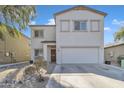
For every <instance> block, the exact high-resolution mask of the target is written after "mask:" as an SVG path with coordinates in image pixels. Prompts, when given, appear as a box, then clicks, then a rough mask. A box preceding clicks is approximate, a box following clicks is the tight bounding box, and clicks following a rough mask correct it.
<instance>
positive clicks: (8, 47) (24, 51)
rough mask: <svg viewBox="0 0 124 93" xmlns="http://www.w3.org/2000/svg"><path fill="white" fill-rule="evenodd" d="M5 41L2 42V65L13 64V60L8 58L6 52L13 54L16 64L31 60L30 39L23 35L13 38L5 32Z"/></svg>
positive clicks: (0, 48)
mask: <svg viewBox="0 0 124 93" xmlns="http://www.w3.org/2000/svg"><path fill="white" fill-rule="evenodd" d="M3 34H4V37H5V40H3V41H2V40H0V64H3V63H11V58H10V57H6V56H5V55H4V54H5V52H13V54H14V55H13V57H14V59H15V60H16V62H22V61H27V60H30V50H31V48H30V44H29V41H30V40H29V39H28V38H27V37H25V36H23V35H19V36H15V37H12V36H10V35H9V34H8V32H4V33H3Z"/></svg>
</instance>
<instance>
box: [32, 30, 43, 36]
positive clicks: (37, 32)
mask: <svg viewBox="0 0 124 93" xmlns="http://www.w3.org/2000/svg"><path fill="white" fill-rule="evenodd" d="M34 37H42V38H43V37H44V35H43V30H36V31H35V32H34Z"/></svg>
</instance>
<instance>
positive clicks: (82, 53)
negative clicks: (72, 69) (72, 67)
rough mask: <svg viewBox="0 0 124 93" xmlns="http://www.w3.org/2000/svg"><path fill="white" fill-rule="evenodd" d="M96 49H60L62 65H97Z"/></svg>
mask: <svg viewBox="0 0 124 93" xmlns="http://www.w3.org/2000/svg"><path fill="white" fill-rule="evenodd" d="M98 56H99V55H98V48H62V56H61V57H62V64H70V63H73V64H75V63H98Z"/></svg>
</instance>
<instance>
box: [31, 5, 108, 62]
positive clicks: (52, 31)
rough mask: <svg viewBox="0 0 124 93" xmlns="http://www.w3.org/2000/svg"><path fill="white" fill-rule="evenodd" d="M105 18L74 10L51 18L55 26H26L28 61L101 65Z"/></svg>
mask: <svg viewBox="0 0 124 93" xmlns="http://www.w3.org/2000/svg"><path fill="white" fill-rule="evenodd" d="M105 16H106V13H103V12H100V11H98V10H94V9H91V8H89V7H86V6H76V7H73V8H70V9H68V10H65V11H62V12H59V13H56V14H54V17H55V25H30V27H31V30H32V36H31V47H32V50H31V58H32V60H34V61H35V58H36V57H37V56H43V57H44V58H45V60H46V61H47V62H49V63H56V64H82V63H103V62H104V17H105Z"/></svg>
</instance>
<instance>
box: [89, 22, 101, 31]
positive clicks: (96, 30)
mask: <svg viewBox="0 0 124 93" xmlns="http://www.w3.org/2000/svg"><path fill="white" fill-rule="evenodd" d="M92 22H97V24H98V30H93V29H92V28H93V26H92ZM100 22H101V21H100V20H90V31H91V32H100Z"/></svg>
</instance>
